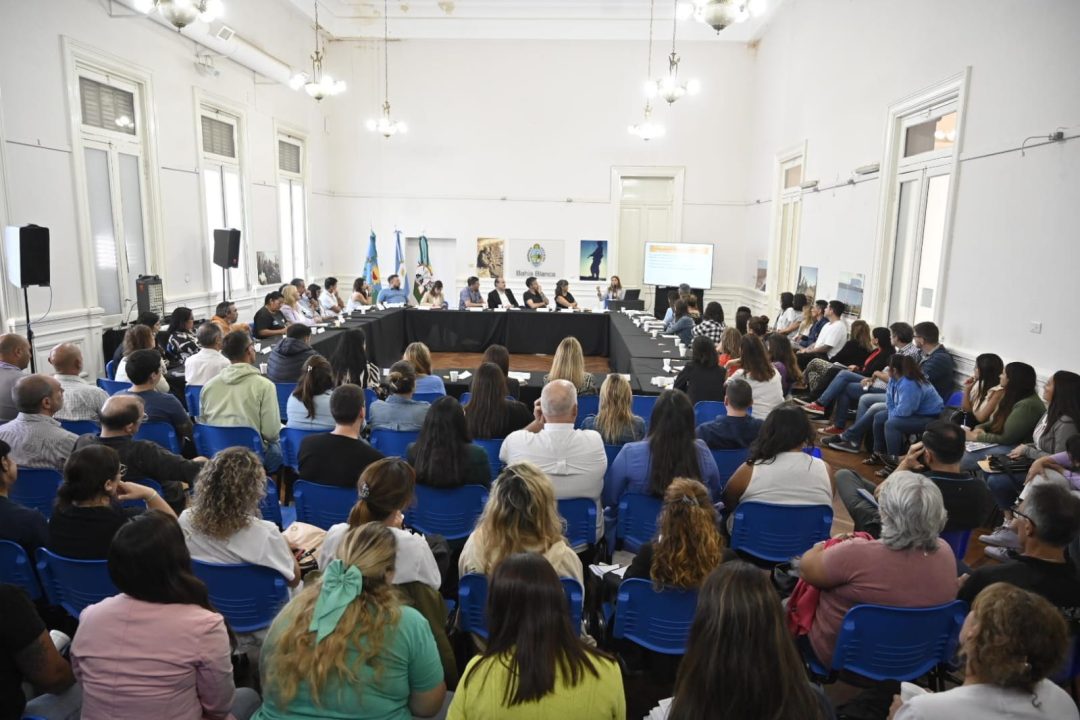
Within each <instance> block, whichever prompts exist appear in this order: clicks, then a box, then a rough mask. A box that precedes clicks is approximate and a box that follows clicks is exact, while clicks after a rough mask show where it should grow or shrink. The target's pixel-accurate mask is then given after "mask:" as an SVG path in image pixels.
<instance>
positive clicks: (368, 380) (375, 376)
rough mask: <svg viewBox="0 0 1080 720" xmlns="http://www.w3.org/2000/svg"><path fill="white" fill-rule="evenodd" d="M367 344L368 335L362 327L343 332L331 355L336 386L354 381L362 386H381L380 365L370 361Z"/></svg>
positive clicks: (331, 366)
mask: <svg viewBox="0 0 1080 720" xmlns="http://www.w3.org/2000/svg"><path fill="white" fill-rule="evenodd" d="M366 346H367V336H366V335H364V331H363V330H361V329H360V328H349V329H348V330H346V331H345V332H344V334H342V336H341V340H340V341H339V342H338V346H337V348H336V349H335V350H334V352H333V354H332V355H331V356H330V369H331V371H332V372H333V375H334V385H335V386H337V385H344V384H345V383H352V384H353V385H359V386H360V387H362V388H377V387H379V377H380V373H379V367H378V365H376V364H375V363H372V362H369V361H368V356H367V350H366V349H365V348H366Z"/></svg>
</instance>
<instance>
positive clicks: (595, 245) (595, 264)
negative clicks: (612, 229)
mask: <svg viewBox="0 0 1080 720" xmlns="http://www.w3.org/2000/svg"><path fill="white" fill-rule="evenodd" d="M607 256H608V241H607V240H582V241H581V248H580V250H579V251H578V279H579V280H607Z"/></svg>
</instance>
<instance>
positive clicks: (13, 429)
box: [0, 373, 76, 472]
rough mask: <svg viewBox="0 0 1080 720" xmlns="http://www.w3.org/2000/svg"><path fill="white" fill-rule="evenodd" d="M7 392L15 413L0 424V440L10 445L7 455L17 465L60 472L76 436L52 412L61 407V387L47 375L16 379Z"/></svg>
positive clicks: (62, 397) (62, 403)
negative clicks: (9, 391)
mask: <svg viewBox="0 0 1080 720" xmlns="http://www.w3.org/2000/svg"><path fill="white" fill-rule="evenodd" d="M11 395H12V397H13V398H14V400H15V407H16V408H17V409H18V411H19V414H18V415H16V416H15V419H14V420H12V421H10V422H8V423H6V424H5V425H4V426H3V427H0V440H3V441H4V442H6V443H7V444H8V445H10V446H11V454H10V455H9V457H10V458H11V459H12V460H14V461H15V464H16V465H18V466H19V467H35V468H52V469H53V470H58V471H60V472H63V471H64V463H66V462H67V459H68V455H70V454H71V451H72V448H74V446H75V440H76V436H75V434H74V433H69V432H68V431H67V430H65V429H64V428H62V427H60V423H59V422H57V421H56V420H54V419H53V415H55V414H56V413H57V412H59V411H60V409H61V408H63V407H64V388H62V387H60V382H59V381H58V380H57V379H56V378H54V377H51V376H49V375H43V374H41V373H37V374H35V375H24V376H23V377H21V378H19V380H18V382H16V383H15V387H14V388H12V391H11Z"/></svg>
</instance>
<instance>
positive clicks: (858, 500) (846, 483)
mask: <svg viewBox="0 0 1080 720" xmlns="http://www.w3.org/2000/svg"><path fill="white" fill-rule="evenodd" d="M875 487H877V486H876V485H874V483H872V482H870V481H869V480H867V479H865V478H863V477H861V476H859V475H857V474H856V473H854V472H852V471H851V470H837V471H836V494H837V495H839V496H840V501H841V502H843V503H844V507H845V508H847V511H848V514H849V515H851V520H852V522H853V523H854V524H855V531H856V532H858V531H863V532H868V533H870V534H871V535H872V536H874V537H881V512H880V511H879V510H878V508H877V505H874V504H873V503H872V502H870V501H869V500H867V499H866V498H864V497H863V496H862V495H860V494H859V490H860V489H862V490H866V491H867V492H869V493H873V492H874V488H875Z"/></svg>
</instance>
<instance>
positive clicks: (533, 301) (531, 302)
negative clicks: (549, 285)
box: [521, 277, 548, 310]
mask: <svg viewBox="0 0 1080 720" xmlns="http://www.w3.org/2000/svg"><path fill="white" fill-rule="evenodd" d="M525 287H527V288H528V290H526V291H525V294H524V295H522V296H521V299H522V300H523V301H524V302H525V307H527V308H529V309H530V310H535V309H537V308H544V307H547V306H548V299H547V295H545V294H544V291H543V289H541V287H540V281H538V280H537V279H536V278H534V277H530V278H528V279H527V280H525Z"/></svg>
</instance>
